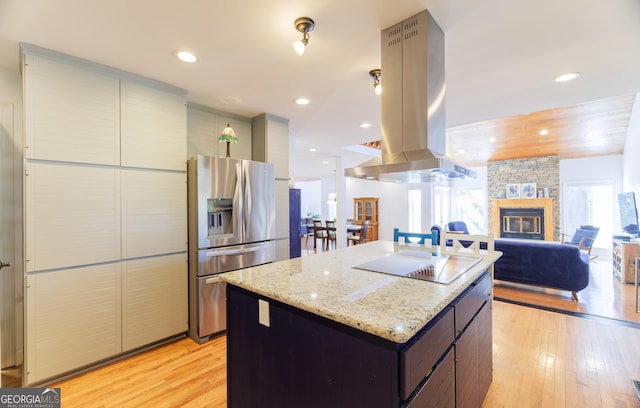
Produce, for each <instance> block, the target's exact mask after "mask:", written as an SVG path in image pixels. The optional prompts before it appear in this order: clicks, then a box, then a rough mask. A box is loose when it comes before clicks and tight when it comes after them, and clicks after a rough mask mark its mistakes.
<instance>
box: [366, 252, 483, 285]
mask: <svg viewBox="0 0 640 408" xmlns="http://www.w3.org/2000/svg"><path fill="white" fill-rule="evenodd" d="M478 262H480V258H476V257H471V256H462V255H444V256H441V255H438V254H436V253H430V252H423V251H417V250H402V251H399V252H396V253H394V254H391V255H388V256H384V257H382V258H378V259H376V260H374V261H370V262H366V263H363V264H361V265H357V266H355V268H358V269H364V270H367V271H371V272H379V273H386V274H389V275H395V276H401V277H405V278H411V279H419V280H424V281H429V282H436V283H442V284H446V285H448V284H450V283H451V282H453V281H454V280H456V279H457V278H458V277H459V276H461V275H462V274H464V273H465V272H467V271H468V270H469V269H471V268H472V267H473V266H474V265H475V264H477V263H478Z"/></svg>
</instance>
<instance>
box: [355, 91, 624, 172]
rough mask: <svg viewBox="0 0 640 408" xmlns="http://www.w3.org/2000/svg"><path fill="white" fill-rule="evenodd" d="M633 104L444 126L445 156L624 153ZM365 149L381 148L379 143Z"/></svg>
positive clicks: (609, 102) (478, 162) (481, 160)
mask: <svg viewBox="0 0 640 408" xmlns="http://www.w3.org/2000/svg"><path fill="white" fill-rule="evenodd" d="M634 100H635V94H631V95H623V96H618V97H613V98H607V99H601V100H598V101H594V102H587V103H582V104H578V105H572V106H568V107H562V108H554V109H547V110H543V111H539V112H533V113H529V114H526V115H516V116H511V117H508V118H503V119H494V120H488V121H484V122H477V123H471V124H468V125H461V126H456V127H452V128H448V129H447V157H449V158H450V159H452V160H453V161H455V162H456V163H459V164H461V165H465V166H469V167H481V166H486V165H487V162H488V161H497V160H509V159H519V158H524V157H540V156H551V155H557V156H559V157H560V158H561V159H574V158H579V157H589V156H604V155H611V154H622V151H623V149H624V142H625V138H626V135H627V127H628V126H629V120H630V118H631V111H632V108H633V103H634ZM543 130H546V131H547V133H545V134H541V133H540V132H541V131H543ZM364 145H365V146H368V147H372V148H376V149H381V148H382V141H380V140H376V141H373V142H368V143H364Z"/></svg>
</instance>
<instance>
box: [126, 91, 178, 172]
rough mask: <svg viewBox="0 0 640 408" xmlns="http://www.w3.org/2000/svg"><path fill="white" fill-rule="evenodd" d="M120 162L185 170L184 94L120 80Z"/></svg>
mask: <svg viewBox="0 0 640 408" xmlns="http://www.w3.org/2000/svg"><path fill="white" fill-rule="evenodd" d="M121 100H122V105H121V106H122V133H121V135H122V165H123V166H128V167H144V168H153V169H168V170H186V168H187V165H186V158H187V107H186V96H185V95H184V94H180V95H178V94H176V93H174V92H169V91H166V90H162V89H159V88H153V87H151V86H147V85H143V84H138V83H135V82H132V81H122V83H121Z"/></svg>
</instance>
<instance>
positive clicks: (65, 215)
mask: <svg viewBox="0 0 640 408" xmlns="http://www.w3.org/2000/svg"><path fill="white" fill-rule="evenodd" d="M23 51H24V61H25V66H24V71H23V72H24V89H25V104H24V106H25V111H24V120H25V130H26V140H27V143H26V146H25V152H24V157H25V158H26V165H25V169H26V172H25V176H24V177H25V180H24V181H25V211H24V218H25V254H26V257H25V259H26V262H25V263H26V265H25V271H26V273H27V275H26V282H27V290H26V291H25V304H26V305H27V308H28V310H27V312H26V314H25V327H26V335H25V338H26V339H28V340H27V341H26V348H25V361H26V362H27V384H32V383H34V382H37V381H42V380H43V379H46V378H51V377H54V376H56V375H60V374H62V373H65V372H67V371H69V370H73V369H76V368H79V367H83V366H86V365H89V364H92V363H94V362H96V361H99V360H103V359H105V358H109V357H114V356H116V355H118V354H119V353H121V352H122V351H123V350H122V345H123V344H125V345H126V347H127V349H126V350H130V349H134V348H137V347H140V346H143V345H145V344H149V343H153V342H155V341H158V340H161V339H164V338H166V337H168V336H171V335H175V334H179V333H181V332H186V330H187V325H186V315H187V312H186V308H187V289H186V285H187V276H186V271H187V266H186V263H185V262H186V251H187V212H186V211H187V210H186V207H187V205H186V204H187V202H186V201H187V194H186V192H187V189H186V141H187V140H186V133H187V126H186V116H187V112H186V105H185V103H186V92H185V91H183V90H180V89H177V88H174V87H171V86H169V85H166V84H161V83H158V82H156V81H153V80H149V79H145V78H140V77H136V76H134V75H131V74H127V73H124V72H122V71H118V70H114V69H111V68H109V67H104V66H100V65H98V64H94V63H91V62H88V61H84V60H79V59H77V58H73V57H70V56H65V55H62V54H58V53H55V52H52V51H48V50H44V49H41V48H38V47H34V46H28V45H23ZM121 268H123V269H122V270H123V271H124V275H123V276H122V275H121ZM152 273H153V274H155V275H154V276H153V279H151V274H152ZM123 279H124V285H125V286H123ZM143 287H146V288H147V289H149V291H148V292H146V293H141V292H140V290H141V288H143ZM152 309H155V312H154V313H155V315H154V316H153V317H150V310H152ZM52 325H54V326H55V327H52Z"/></svg>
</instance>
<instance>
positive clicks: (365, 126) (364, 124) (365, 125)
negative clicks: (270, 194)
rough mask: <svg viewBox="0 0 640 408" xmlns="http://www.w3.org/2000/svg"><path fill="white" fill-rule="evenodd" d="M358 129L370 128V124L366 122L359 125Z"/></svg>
mask: <svg viewBox="0 0 640 408" xmlns="http://www.w3.org/2000/svg"><path fill="white" fill-rule="evenodd" d="M360 127H361V128H363V129H367V128H370V127H371V123H367V122H364V123H361V124H360Z"/></svg>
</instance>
